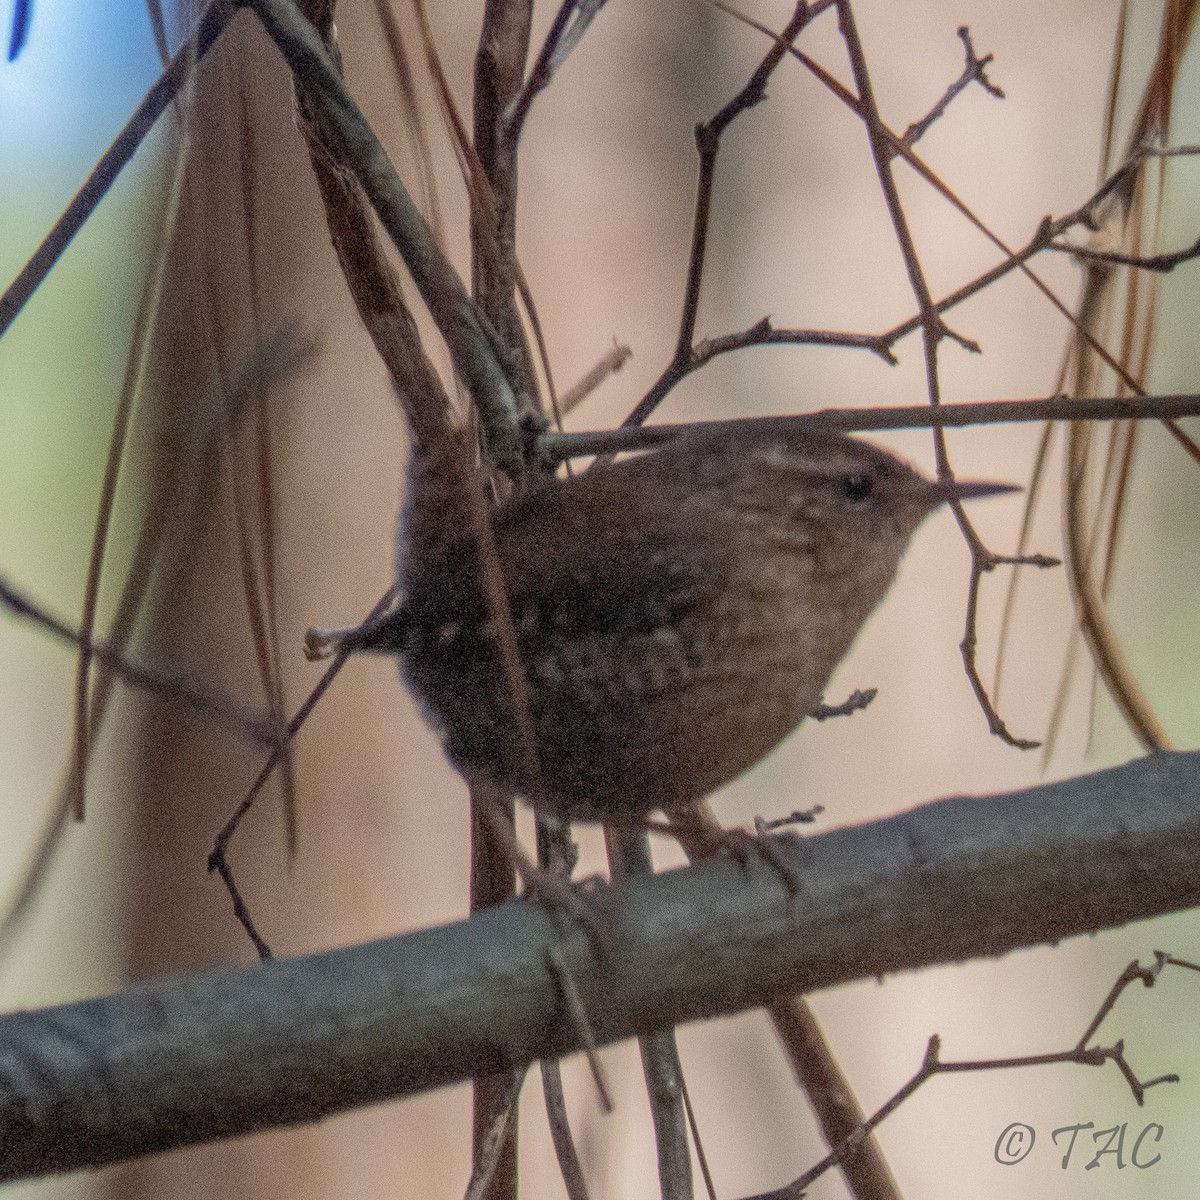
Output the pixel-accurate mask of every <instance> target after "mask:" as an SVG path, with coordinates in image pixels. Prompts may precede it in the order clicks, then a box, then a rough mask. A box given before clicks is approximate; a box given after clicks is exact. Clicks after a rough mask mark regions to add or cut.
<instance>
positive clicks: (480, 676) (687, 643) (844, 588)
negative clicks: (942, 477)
mask: <svg viewBox="0 0 1200 1200" xmlns="http://www.w3.org/2000/svg"><path fill="white" fill-rule="evenodd" d="M1005 490H1009V489H1008V488H1007V487H1006V486H1005V485H995V484H954V485H948V486H947V485H942V484H937V483H934V482H931V481H930V480H928V479H926V478H925V477H924V476H922V475H920V474H919V473H917V472H916V471H914V470H913V469H912V468H911V467H909V466H908V465H906V464H905V463H903V462H901V461H900V460H899V459H897V458H895V457H894V456H893V455H891V454H889V453H887V452H886V451H884V450H881V449H879V448H878V447H876V446H872V445H870V444H869V443H866V442H862V441H858V440H855V439H852V438H849V437H845V436H842V435H840V434H836V433H826V432H814V431H813V430H812V429H811V427H810V428H809V429H803V428H802V427H798V426H792V427H791V428H790V429H789V428H786V427H782V428H781V427H779V426H769V425H763V426H761V427H759V426H755V427H752V428H751V429H749V430H744V431H739V432H737V433H735V434H729V433H727V432H708V431H697V432H693V433H690V434H687V435H685V436H682V437H680V438H679V439H677V440H675V441H673V442H671V443H669V444H667V445H665V446H664V447H662V448H661V449H658V450H655V451H652V452H649V453H646V454H643V455H640V456H637V457H633V458H627V459H624V460H620V461H617V462H613V463H606V464H602V465H599V466H597V467H596V468H595V469H593V470H591V471H589V472H587V473H586V474H584V475H582V476H580V477H578V478H575V479H570V480H566V481H554V482H550V483H547V484H546V485H544V486H541V487H537V488H535V489H533V490H531V491H529V492H527V493H525V494H523V495H521V496H520V497H518V498H517V499H515V500H514V501H513V502H511V503H510V504H508V505H507V506H505V507H502V508H501V509H499V510H498V511H497V512H496V513H495V515H494V520H493V525H494V531H495V544H496V549H497V553H498V558H499V564H500V568H501V572H502V574H503V578H504V583H505V587H506V590H507V594H508V600H509V604H510V607H511V611H512V617H513V623H514V626H515V628H516V634H517V642H518V649H519V653H520V658H521V662H522V665H523V667H524V671H525V676H526V680H527V685H528V696H529V705H530V712H531V716H532V720H533V727H534V729H535V731H536V736H537V757H538V763H539V771H540V787H537V788H535V786H534V784H533V781H532V780H531V779H530V778H529V771H528V768H527V766H526V764H527V763H528V761H529V756H528V755H527V754H526V753H524V752H523V750H522V747H521V744H520V741H519V737H518V734H517V724H516V721H515V720H514V717H513V709H512V705H511V702H510V699H509V696H508V689H507V687H506V685H505V676H504V672H503V669H502V666H501V659H500V657H499V652H498V649H497V647H496V643H495V640H494V636H493V633H492V630H491V626H490V622H489V620H488V612H487V606H486V603H485V600H484V595H483V592H482V590H481V588H480V586H479V583H478V562H477V552H476V549H475V545H474V541H473V539H471V538H469V537H463V538H462V539H461V540H459V541H457V542H451V543H450V544H449V546H448V548H447V549H446V550H445V551H444V552H443V553H441V554H439V555H437V556H436V557H435V558H434V559H433V560H432V561H429V562H427V563H418V564H410V567H409V570H408V580H409V593H408V595H407V596H406V597H405V600H404V602H403V605H402V607H401V608H400V609H399V610H398V611H397V612H396V613H394V614H393V615H392V616H390V617H389V618H387V619H386V620H385V621H383V622H382V623H381V624H379V625H377V626H373V627H369V628H364V629H363V630H362V631H360V632H359V633H357V634H352V635H350V637H349V638H347V639H346V640H345V641H344V642H343V644H344V645H345V646H346V647H347V648H350V649H359V650H372V651H377V652H383V653H396V654H399V655H400V656H401V660H402V670H403V673H404V676H405V678H406V679H407V681H408V683H409V686H410V687H411V688H412V690H413V691H414V693H415V694H416V696H417V697H418V699H419V700H420V701H421V703H422V704H423V706H424V708H425V710H426V712H427V714H428V716H429V718H430V720H431V721H432V722H433V724H434V725H435V726H436V727H437V728H438V729H439V731H440V732H441V733H442V735H443V738H444V741H445V746H446V752H447V754H448V755H449V757H450V759H451V760H452V761H453V762H454V763H455V764H456V765H457V766H458V767H459V768H460V769H462V770H463V771H464V772H467V773H474V772H478V773H482V774H484V775H486V776H489V777H491V778H493V779H494V780H496V781H498V782H501V783H504V784H507V785H509V786H511V787H513V788H515V789H516V790H517V791H519V792H522V793H523V794H525V795H526V796H531V795H539V796H540V798H541V801H542V802H543V803H544V804H545V806H546V807H547V808H548V809H550V810H551V811H553V812H555V813H557V814H559V815H560V816H563V817H566V818H569V819H576V820H620V819H637V818H640V817H643V816H644V815H645V814H646V813H648V812H649V811H651V810H652V809H655V808H660V809H663V810H664V811H665V812H667V813H668V814H670V813H671V812H672V811H679V810H682V809H683V808H685V807H686V806H687V805H689V804H691V803H692V802H694V801H696V800H698V799H700V798H701V797H703V796H705V795H706V794H708V793H709V792H711V791H713V790H715V789H716V788H718V787H720V786H721V785H722V784H724V783H726V782H728V781H729V780H730V779H732V778H734V777H735V776H736V775H738V774H740V773H741V772H742V771H744V770H745V769H746V768H747V767H749V766H751V765H752V764H754V763H755V762H757V761H758V760H759V759H760V758H762V757H763V755H765V754H767V753H768V752H769V751H770V750H771V749H773V748H774V747H775V746H776V745H778V743H779V742H780V741H782V740H783V739H784V738H785V737H786V736H787V735H788V734H789V733H790V732H791V731H792V730H793V729H794V728H795V727H796V726H797V725H798V724H800V722H801V721H803V719H804V718H805V717H806V716H810V715H812V713H813V712H814V711H816V710H817V708H818V706H819V705H820V703H821V696H822V693H823V691H824V689H825V685H826V683H827V682H828V680H829V677H830V675H831V674H832V673H833V670H834V668H835V667H836V666H837V664H838V662H839V661H840V660H841V659H842V657H843V655H844V654H845V653H846V651H847V650H848V649H849V648H850V645H851V643H852V642H853V640H854V638H855V636H856V635H857V633H858V631H859V629H860V628H861V627H862V624H863V622H864V621H865V620H866V618H867V616H868V615H869V614H870V612H871V611H872V609H874V608H875V606H876V605H877V604H878V603H879V601H880V600H881V599H882V598H883V595H884V593H885V592H886V591H887V589H888V587H889V585H890V584H891V582H892V579H893V578H894V576H895V574H896V568H897V566H898V565H899V562H900V559H901V556H902V555H903V553H904V550H905V548H906V547H907V545H908V542H909V540H910V538H911V536H912V534H913V532H914V531H915V530H916V528H917V526H918V525H919V524H920V523H921V521H922V520H923V519H924V518H925V517H926V516H927V515H928V514H929V513H930V512H932V511H933V510H934V509H935V508H937V507H938V506H939V505H941V504H942V503H944V502H945V501H946V500H948V499H949V498H951V496H958V497H960V498H964V499H966V498H970V497H974V496H980V495H988V494H991V493H994V492H1000V491H1005Z"/></svg>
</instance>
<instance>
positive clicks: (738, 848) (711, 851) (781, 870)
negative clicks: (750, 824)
mask: <svg viewBox="0 0 1200 1200" xmlns="http://www.w3.org/2000/svg"><path fill="white" fill-rule="evenodd" d="M666 816H667V822H666V824H665V825H664V824H660V823H651V822H647V828H650V829H657V830H659V831H660V832H665V833H669V834H671V836H672V837H674V838H675V840H676V841H678V842H679V844H680V845H681V846H682V847H683V851H684V853H685V854H686V855H687V856H688V858H689V859H691V860H692V861H693V862H695V861H696V860H697V859H701V858H711V857H712V856H713V855H715V854H720V853H721V851H725V852H726V853H728V854H731V855H733V857H734V858H735V859H736V860H737V861H738V864H739V865H740V866H741V867H742V868H743V869H744V868H745V867H746V866H747V865H748V864H749V862H750V860H751V858H759V859H761V860H762V861H763V862H765V863H766V864H767V866H769V867H770V868H771V869H772V870H773V871H774V872H775V874H776V875H778V876H779V878H780V880H781V882H782V883H783V886H784V887H785V888H786V889H787V893H788V896H789V897H791V896H795V895H796V894H797V892H799V891H800V881H799V879H797V877H796V872H795V870H794V869H793V867H792V865H791V864H790V863H789V862H788V861H787V859H786V858H784V857H783V855H782V854H780V853H779V850H778V848H777V847H776V846H775V845H774V843H775V841H776V840H777V837H778V835H773V834H768V835H766V836H759V835H757V834H753V833H751V832H750V831H749V830H748V829H742V828H740V827H734V828H732V829H726V828H725V826H723V825H722V824H721V823H720V821H718V820H717V818H716V817H715V816H714V815H713V812H712V809H711V808H709V806H708V804H707V802H706V801H703V800H701V801H698V802H696V803H695V804H688V805H682V806H680V807H679V808H672V809H671V810H670V811H669V812H667V814H666ZM784 836H790V835H784Z"/></svg>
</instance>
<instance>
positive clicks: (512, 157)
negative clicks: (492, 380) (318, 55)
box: [470, 0, 537, 1200]
mask: <svg viewBox="0 0 1200 1200" xmlns="http://www.w3.org/2000/svg"><path fill="white" fill-rule="evenodd" d="M532 16H533V5H532V2H531V0H487V4H486V6H485V8H484V15H483V28H482V30H481V32H480V35H479V48H478V50H477V51H476V55H475V96H474V134H475V147H474V148H475V154H476V162H477V163H478V169H479V170H481V171H482V172H483V174H484V175H485V177H486V179H485V180H478V181H476V180H472V181H471V183H470V190H471V197H472V203H471V290H472V294H473V296H474V298H475V301H476V303H477V304H478V305H479V307H480V309H481V310H482V312H483V313H484V314H485V315H486V316H487V318H488V320H489V321H490V322H491V324H492V327H493V329H495V331H496V342H495V349H496V353H497V356H498V358H499V359H500V363H501V368H502V369H503V371H504V373H505V374H506V375H507V377H508V379H509V381H510V383H511V384H512V385H513V391H514V392H515V393H516V395H517V403H518V407H519V408H520V407H525V406H526V405H527V404H528V397H529V396H530V395H532V391H533V389H532V388H531V387H530V378H531V372H530V370H529V366H528V364H529V355H528V352H527V348H526V346H525V340H524V334H523V331H522V328H521V320H520V316H519V314H518V312H517V305H516V289H515V281H516V269H517V268H516V262H517V251H516V236H517V233H516V230H517V140H516V138H511V139H510V138H508V137H506V136H505V134H504V127H503V113H504V110H505V109H506V108H507V106H508V104H509V102H510V101H511V100H512V99H513V97H515V96H516V95H518V94H519V92H520V90H521V84H522V81H523V79H524V74H525V60H526V57H527V55H528V52H529V30H530V22H531V20H532ZM481 194H483V195H486V196H487V197H488V199H489V200H490V203H483V202H481V201H480V200H479V199H477V197H478V196H480V195H481ZM482 565H483V566H485V567H486V565H487V564H486V563H484V564H482ZM505 608H506V609H507V605H505ZM505 615H506V616H507V617H508V620H507V622H502V627H503V626H507V632H509V633H511V632H512V630H511V613H507V612H506V614H505ZM504 641H505V642H507V641H508V639H504ZM500 650H501V654H502V656H503V658H504V660H505V663H506V668H507V669H506V674H507V675H508V676H509V677H510V678H514V679H517V680H518V681H519V682H520V683H523V682H524V677H523V670H524V668H523V665H522V664H521V661H520V658H519V656H518V654H517V653H516V647H515V636H514V637H513V638H512V644H511V645H508V644H502V645H501V646H500ZM511 690H512V699H513V703H514V707H515V708H516V709H517V716H518V720H519V721H520V720H521V718H522V716H523V717H524V721H523V724H524V725H525V728H523V729H522V730H521V733H522V735H523V736H522V738H521V741H522V742H523V743H524V744H525V746H526V752H527V753H528V754H529V756H530V757H531V758H534V759H535V761H536V753H537V752H536V748H535V742H534V735H533V733H532V723H531V721H530V720H529V709H528V703H527V699H526V696H525V695H523V694H521V693H523V692H524V689H523V688H521V689H511ZM535 778H536V776H535ZM479 787H489V788H490V787H491V785H489V784H486V783H481V784H478V785H473V786H472V789H471V803H472V809H473V819H472V821H471V906H472V908H481V907H486V906H488V905H492V904H500V903H503V901H505V900H507V899H508V898H509V897H510V896H512V895H513V893H514V891H515V880H514V875H513V863H512V861H511V859H510V855H509V853H508V850H507V849H506V848H505V847H504V846H503V845H501V844H500V843H499V842H498V840H497V839H496V838H495V837H493V836H492V833H491V830H490V828H489V826H488V823H487V821H485V820H483V819H482V817H483V814H482V813H480V812H479V805H480V804H492V805H499V806H502V808H503V812H504V815H505V818H506V819H507V820H508V821H510V822H511V821H512V820H513V819H514V816H515V812H514V797H513V795H512V793H511V792H503V793H501V792H500V791H499V789H494V790H495V791H496V792H497V794H496V795H494V796H492V797H486V796H481V795H479V794H478V788H479ZM504 1082H505V1081H504V1079H503V1077H499V1078H497V1077H488V1078H480V1079H477V1080H476V1081H475V1090H474V1104H473V1143H474V1147H475V1150H474V1156H475V1162H476V1164H477V1165H478V1161H479V1156H480V1153H481V1149H482V1146H483V1143H484V1140H485V1138H486V1136H487V1132H488V1130H489V1129H490V1128H491V1127H492V1126H493V1125H494V1123H495V1120H496V1114H497V1111H498V1107H499V1106H500V1105H501V1104H503V1102H504V1094H503V1092H504ZM516 1195H517V1120H516V1114H515V1113H514V1114H513V1117H512V1119H511V1121H510V1122H509V1123H508V1126H507V1129H506V1133H505V1142H504V1145H503V1147H502V1148H501V1149H500V1151H499V1152H498V1157H497V1164H496V1169H495V1174H494V1175H493V1176H492V1179H491V1180H490V1182H489V1184H488V1186H487V1189H486V1196H487V1200H515V1197H516Z"/></svg>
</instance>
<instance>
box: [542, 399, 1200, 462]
mask: <svg viewBox="0 0 1200 1200" xmlns="http://www.w3.org/2000/svg"><path fill="white" fill-rule="evenodd" d="M1194 416H1200V394H1197V393H1184V394H1179V395H1165V396H1147V397H1145V399H1130V398H1129V397H1128V396H1100V397H1096V398H1095V399H1089V400H1074V399H1072V398H1071V397H1069V396H1050V397H1047V398H1044V399H1029V400H987V401H981V402H977V403H968V404H942V405H939V406H938V407H937V408H936V409H934V408H931V407H930V406H929V405H928V404H915V405H895V406H888V407H883V408H822V409H818V410H817V411H816V412H811V413H792V414H789V415H788V416H783V417H736V418H733V419H730V420H725V421H693V422H689V423H687V424H680V425H675V424H663V425H648V426H642V427H636V428H635V427H626V426H622V427H620V428H618V429H604V430H596V431H590V432H579V433H553V432H546V433H543V434H541V435H540V437H539V438H538V452H539V454H541V455H542V456H543V457H544V458H546V459H547V460H548V461H550V462H565V461H566V460H567V459H569V458H576V457H582V456H584V455H594V454H618V453H621V452H622V451H626V450H645V449H647V448H649V447H651V446H658V445H662V444H663V443H664V442H668V441H670V440H671V439H672V438H675V437H678V436H679V435H680V434H681V433H683V432H685V431H686V430H689V429H728V430H729V432H730V434H731V435H732V434H735V433H736V431H737V430H738V429H740V428H742V427H744V426H746V425H749V424H758V423H761V422H778V423H780V424H787V425H793V424H795V425H807V424H811V425H813V426H817V427H821V428H828V429H838V430H842V431H844V432H852V431H858V432H870V431H873V430H888V429H930V428H936V429H965V428H968V427H970V426H973V425H994V424H1000V423H1004V422H1043V421H1087V422H1108V421H1118V420H1119V421H1126V420H1129V421H1138V420H1141V421H1161V420H1164V419H1168V418H1169V419H1176V418H1182V417H1194Z"/></svg>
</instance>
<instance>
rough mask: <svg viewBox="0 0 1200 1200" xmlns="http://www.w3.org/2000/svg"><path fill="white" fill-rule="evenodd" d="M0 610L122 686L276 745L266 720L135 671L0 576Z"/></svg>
mask: <svg viewBox="0 0 1200 1200" xmlns="http://www.w3.org/2000/svg"><path fill="white" fill-rule="evenodd" d="M0 607H2V608H6V609H8V611H9V612H11V613H12V614H13V615H14V616H17V617H23V618H25V619H26V620H30V621H32V622H33V623H34V624H35V625H38V626H40V627H41V628H42V629H44V630H45V631H46V632H47V633H52V634H54V636H55V637H57V638H59V639H60V640H61V641H64V642H69V643H70V644H71V645H72V646H77V647H80V648H84V647H86V649H87V650H88V652H89V653H90V654H91V655H92V657H93V658H94V659H95V660H96V661H97V662H100V663H102V664H103V665H104V666H105V667H106V668H107V669H108V670H109V671H111V672H112V673H113V674H114V675H116V676H118V677H119V678H120V679H123V680H124V681H125V682H126V683H129V684H132V685H133V686H135V687H139V688H142V689H143V690H144V691H147V692H153V693H154V694H155V695H156V696H161V697H163V698H164V699H166V700H170V701H172V702H174V703H177V704H181V705H183V706H184V707H185V708H190V709H192V710H193V711H194V712H198V713H203V714H204V716H206V717H211V718H213V719H215V720H217V721H218V722H220V723H221V724H222V725H224V726H226V727H227V728H229V729H236V730H238V731H239V732H240V733H243V734H245V735H246V736H247V737H249V738H251V739H252V740H253V741H255V742H257V743H258V744H259V745H262V746H269V747H272V748H275V747H277V746H278V745H279V744H280V741H281V739H282V737H283V733H282V731H281V730H279V729H278V728H276V726H275V724H274V722H272V721H271V720H270V719H269V718H264V717H259V716H254V715H252V714H250V713H248V712H246V711H245V710H244V709H242V708H240V707H239V706H238V705H237V704H235V703H234V702H233V701H232V700H228V699H226V698H225V697H223V696H219V695H217V694H216V693H215V692H210V691H208V690H207V689H205V688H203V687H201V686H200V685H199V684H198V683H196V682H194V681H193V680H191V679H187V678H184V677H183V676H182V675H172V674H170V673H168V672H165V671H155V670H151V669H149V668H147V667H139V666H137V665H135V664H134V663H131V662H129V661H128V660H127V659H125V658H124V657H123V656H122V655H121V654H120V652H119V651H117V650H114V649H113V648H112V647H111V646H109V645H108V643H107V642H89V641H86V640H85V639H84V638H82V637H81V636H80V635H79V634H78V633H77V632H76V631H75V630H74V629H72V628H71V627H70V625H68V624H67V623H66V622H65V621H61V620H59V619H58V618H57V617H54V616H52V615H51V614H50V613H49V612H47V611H46V609H44V608H43V607H42V606H41V605H40V604H38V603H37V602H36V601H35V600H32V599H31V598H30V597H29V596H28V595H27V594H26V593H24V592H22V591H21V590H19V589H18V588H16V587H14V586H13V585H12V584H11V583H10V582H9V581H8V580H7V579H6V578H5V577H4V576H3V575H0Z"/></svg>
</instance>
